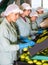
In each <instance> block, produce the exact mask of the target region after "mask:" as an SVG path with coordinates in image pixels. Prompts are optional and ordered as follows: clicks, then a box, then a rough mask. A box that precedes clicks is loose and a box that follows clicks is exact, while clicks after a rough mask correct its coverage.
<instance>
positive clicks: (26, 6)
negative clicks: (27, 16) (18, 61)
mask: <svg viewBox="0 0 48 65" xmlns="http://www.w3.org/2000/svg"><path fill="white" fill-rule="evenodd" d="M21 6H22V8H23V10H24V9H26V10H30V9H32V8H31V6H30V5H29V4H28V3H23V4H22V5H21Z"/></svg>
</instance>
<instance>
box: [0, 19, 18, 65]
mask: <svg viewBox="0 0 48 65" xmlns="http://www.w3.org/2000/svg"><path fill="white" fill-rule="evenodd" d="M10 41H11V42H12V43H16V42H17V33H16V30H15V28H14V26H13V27H12V26H11V25H10V23H9V22H8V21H7V20H6V18H5V19H4V20H3V22H2V23H1V24H0V65H12V63H13V60H15V59H16V57H17V56H16V54H17V50H19V46H18V45H17V44H12V45H11V44H10Z"/></svg>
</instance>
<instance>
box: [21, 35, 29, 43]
mask: <svg viewBox="0 0 48 65" xmlns="http://www.w3.org/2000/svg"><path fill="white" fill-rule="evenodd" d="M20 39H21V40H22V41H23V42H30V40H29V39H28V38H27V37H22V36H20Z"/></svg>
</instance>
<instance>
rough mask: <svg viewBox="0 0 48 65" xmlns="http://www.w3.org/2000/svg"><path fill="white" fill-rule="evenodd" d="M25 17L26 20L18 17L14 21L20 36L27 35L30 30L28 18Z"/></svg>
mask: <svg viewBox="0 0 48 65" xmlns="http://www.w3.org/2000/svg"><path fill="white" fill-rule="evenodd" d="M25 18H26V22H25V21H24V20H23V19H22V17H20V18H19V19H18V20H17V21H16V24H17V26H18V29H19V34H20V36H23V37H27V36H29V35H30V32H31V27H30V20H29V19H28V18H27V17H25Z"/></svg>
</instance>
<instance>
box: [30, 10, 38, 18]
mask: <svg viewBox="0 0 48 65" xmlns="http://www.w3.org/2000/svg"><path fill="white" fill-rule="evenodd" d="M29 16H30V17H32V16H37V17H38V14H37V12H36V11H34V12H31V13H30V15H29Z"/></svg>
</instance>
